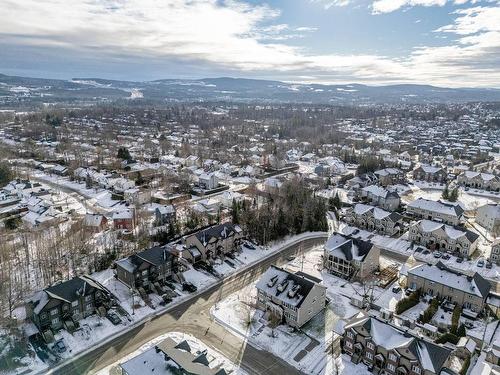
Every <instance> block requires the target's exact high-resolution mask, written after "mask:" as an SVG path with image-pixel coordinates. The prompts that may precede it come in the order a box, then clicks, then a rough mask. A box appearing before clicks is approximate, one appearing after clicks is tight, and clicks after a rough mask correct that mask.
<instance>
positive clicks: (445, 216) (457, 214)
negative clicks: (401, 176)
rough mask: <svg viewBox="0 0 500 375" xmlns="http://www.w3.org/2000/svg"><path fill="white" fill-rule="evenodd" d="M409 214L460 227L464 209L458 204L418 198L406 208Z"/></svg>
mask: <svg viewBox="0 0 500 375" xmlns="http://www.w3.org/2000/svg"><path fill="white" fill-rule="evenodd" d="M406 210H407V212H408V213H409V214H412V215H413V216H415V217H418V218H422V219H428V220H435V221H441V222H443V223H446V224H449V225H458V224H460V223H461V221H462V219H463V214H464V209H463V208H462V206H460V204H458V203H447V202H443V201H440V200H439V201H432V200H429V199H424V198H418V199H417V200H414V201H413V202H411V203H409V204H408V206H407V207H406Z"/></svg>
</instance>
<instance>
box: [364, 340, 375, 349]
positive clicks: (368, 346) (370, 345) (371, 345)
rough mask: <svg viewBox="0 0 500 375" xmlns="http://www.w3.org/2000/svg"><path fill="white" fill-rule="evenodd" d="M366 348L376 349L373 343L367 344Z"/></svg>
mask: <svg viewBox="0 0 500 375" xmlns="http://www.w3.org/2000/svg"><path fill="white" fill-rule="evenodd" d="M366 347H367V348H368V349H371V350H373V349H375V345H373V342H369V343H367V344H366Z"/></svg>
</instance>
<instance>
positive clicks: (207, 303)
mask: <svg viewBox="0 0 500 375" xmlns="http://www.w3.org/2000/svg"><path fill="white" fill-rule="evenodd" d="M325 240H326V235H325V236H322V237H319V238H310V239H305V240H302V241H301V242H299V243H296V244H292V245H289V246H287V247H285V248H284V249H283V250H282V251H280V252H279V253H276V254H274V255H272V256H271V257H269V258H267V259H264V260H262V261H261V262H259V263H257V264H255V265H253V266H251V267H249V268H247V269H245V270H243V271H241V272H239V273H237V274H235V275H232V276H228V277H227V278H226V279H224V280H222V281H220V282H218V283H217V284H214V285H213V286H212V287H210V288H209V289H207V290H206V291H203V292H202V293H201V294H199V295H198V296H196V297H193V298H192V299H189V300H186V301H184V302H182V303H180V304H179V305H177V306H173V307H172V308H171V309H169V310H167V311H165V313H164V314H162V315H160V316H158V317H156V318H153V319H151V320H150V321H147V322H145V323H143V324H141V325H140V326H138V327H135V328H134V329H132V330H130V331H127V332H124V334H122V335H121V336H119V337H117V338H115V339H114V340H112V341H111V342H109V343H106V344H104V345H103V346H102V347H98V348H96V349H95V350H93V351H91V352H90V353H87V354H85V355H84V356H82V357H80V358H78V359H76V360H72V361H71V362H69V363H66V364H63V365H62V366H61V367H59V368H57V369H55V370H52V371H50V372H49V373H53V374H58V375H66V374H67V375H70V374H71V375H76V374H88V373H90V374H92V373H95V372H96V371H98V370H100V369H102V368H103V367H106V366H108V365H110V364H112V363H114V362H116V361H117V360H119V359H120V358H122V357H124V356H125V355H127V354H130V353H132V352H134V351H135V350H136V349H138V348H139V347H140V346H142V345H143V344H145V343H147V342H149V341H151V340H152V339H154V338H155V337H158V336H160V335H162V334H165V333H167V332H173V331H176V332H185V333H189V334H191V335H193V336H195V337H197V338H199V339H201V340H202V341H203V342H204V343H205V344H206V345H209V346H211V347H214V348H216V349H217V350H219V351H220V352H222V353H223V354H224V355H225V356H226V357H227V358H229V359H230V360H231V361H233V362H234V363H238V364H240V366H241V367H242V368H243V369H244V370H245V371H247V372H248V373H249V374H259V375H260V374H273V375H294V374H302V373H301V372H300V371H298V370H297V369H295V368H294V367H293V366H292V365H290V364H288V363H287V362H285V361H283V360H281V359H280V358H278V357H275V356H273V355H272V354H270V353H269V352H267V351H262V350H259V349H257V348H255V347H253V346H251V345H249V344H248V343H247V342H245V341H244V340H243V339H242V338H241V337H239V336H236V335H234V334H233V333H231V332H230V331H228V330H227V329H226V328H224V327H222V326H220V325H218V324H217V323H215V322H213V321H212V319H211V317H210V308H211V307H212V306H214V305H215V304H216V303H217V302H218V301H220V300H222V299H223V298H225V297H226V296H228V295H229V294H231V293H233V292H235V291H238V290H240V289H242V288H243V287H245V286H247V285H248V284H250V283H252V282H253V281H255V280H256V279H258V277H259V276H260V275H261V274H262V273H263V272H264V271H265V270H266V269H267V268H268V267H269V266H270V265H271V264H277V265H282V264H284V263H286V262H287V261H288V260H287V258H288V257H290V256H300V255H301V254H303V253H304V252H307V251H309V250H311V249H312V248H313V247H315V246H318V245H321V244H323V243H324V242H325ZM209 327H210V329H209V331H208V334H207V335H205V332H206V331H207V328H209Z"/></svg>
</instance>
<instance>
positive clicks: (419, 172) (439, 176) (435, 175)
mask: <svg viewBox="0 0 500 375" xmlns="http://www.w3.org/2000/svg"><path fill="white" fill-rule="evenodd" d="M413 179H414V180H417V181H427V182H439V183H444V182H446V181H447V173H446V171H445V170H444V169H443V168H440V167H433V166H430V165H420V166H419V167H418V168H416V169H414V170H413Z"/></svg>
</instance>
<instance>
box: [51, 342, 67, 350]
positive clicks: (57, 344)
mask: <svg viewBox="0 0 500 375" xmlns="http://www.w3.org/2000/svg"><path fill="white" fill-rule="evenodd" d="M53 349H54V350H55V351H56V352H58V353H64V352H65V351H66V345H65V344H64V341H63V340H58V341H56V342H55V343H54V346H53Z"/></svg>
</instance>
